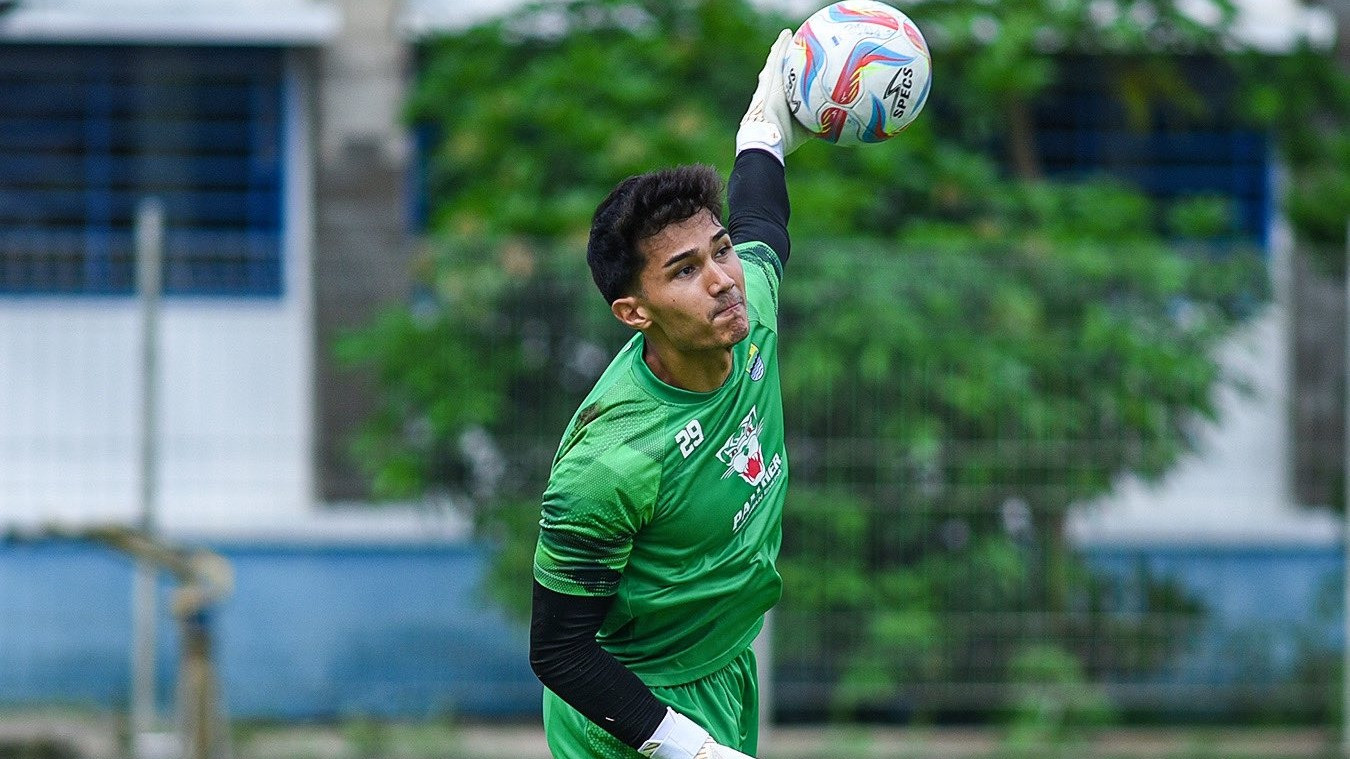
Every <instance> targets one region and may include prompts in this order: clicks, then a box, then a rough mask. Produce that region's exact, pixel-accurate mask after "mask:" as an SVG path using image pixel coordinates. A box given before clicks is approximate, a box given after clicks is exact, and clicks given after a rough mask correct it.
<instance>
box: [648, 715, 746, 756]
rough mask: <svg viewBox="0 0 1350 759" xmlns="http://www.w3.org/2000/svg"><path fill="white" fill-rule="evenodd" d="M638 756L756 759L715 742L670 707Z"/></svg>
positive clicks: (705, 732)
mask: <svg viewBox="0 0 1350 759" xmlns="http://www.w3.org/2000/svg"><path fill="white" fill-rule="evenodd" d="M638 753H640V754H642V755H643V756H646V757H648V759H753V757H750V756H747V755H745V754H742V753H741V752H739V751H737V750H736V749H734V748H728V747H727V746H723V745H722V744H720V743H718V742H717V741H715V740H713V739H712V736H711V735H708V731H707V730H704V729H703V728H701V727H699V726H698V725H697V724H696V723H695V722H694V721H693V720H691V719H689V718H688V717H686V716H684V715H683V714H680V713H679V712H677V711H675V710H674V709H671V708H670V707H666V718H665V719H663V720H661V725H660V726H659V727H657V728H656V732H654V733H652V737H650V738H648V739H647V740H646V741H644V742H643V744H642V748H640V749H638Z"/></svg>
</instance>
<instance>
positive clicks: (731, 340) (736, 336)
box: [726, 321, 750, 348]
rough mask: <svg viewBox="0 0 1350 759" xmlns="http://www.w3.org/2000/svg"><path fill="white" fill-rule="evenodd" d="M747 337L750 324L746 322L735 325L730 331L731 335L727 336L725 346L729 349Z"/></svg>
mask: <svg viewBox="0 0 1350 759" xmlns="http://www.w3.org/2000/svg"><path fill="white" fill-rule="evenodd" d="M749 336H750V323H749V322H748V321H747V322H743V323H741V324H737V325H736V326H735V327H734V328H733V329H732V331H731V333H730V334H729V335H728V336H727V340H728V342H727V344H726V347H728V348H730V347H732V346H733V345H736V344H737V343H739V342H740V341H742V340H744V339H745V338H747V337H749Z"/></svg>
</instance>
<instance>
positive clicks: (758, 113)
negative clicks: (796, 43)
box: [727, 29, 810, 264]
mask: <svg viewBox="0 0 1350 759" xmlns="http://www.w3.org/2000/svg"><path fill="white" fill-rule="evenodd" d="M791 44H792V32H791V31H790V30H788V29H784V30H783V31H782V32H780V33H779V34H778V39H777V40H776V41H775V42H774V44H773V47H772V48H770V49H769V56H768V58H767V59H766V60H765V61H764V68H763V69H762V70H761V71H760V72H759V83H758V86H757V87H756V88H755V94H754V95H752V96H751V97H750V107H749V108H748V109H746V112H745V116H744V117H742V118H741V126H740V129H739V130H738V131H737V133H736V163H735V165H734V166H733V167H732V169H731V179H730V181H729V182H728V183H727V204H728V206H730V211H731V214H730V215H731V218H730V220H729V221H728V224H727V226H728V229H730V230H731V241H732V242H733V243H741V242H749V241H752V240H756V241H759V242H763V243H766V244H767V245H768V246H769V247H770V248H773V251H774V253H776V254H777V255H778V260H779V261H780V262H781V263H784V264H786V263H787V260H788V255H789V254H790V253H791V251H790V241H789V238H788V231H787V224H788V216H789V213H790V208H789V205H788V195H787V179H786V174H785V170H784V162H785V160H786V158H787V156H788V155H789V154H790V153H792V151H794V150H796V149H797V147H798V146H799V145H801V144H802V142H804V141H805V140H806V139H807V138H808V137H810V133H809V132H807V131H806V128H805V127H803V126H802V125H801V124H800V123H798V122H797V119H795V118H793V116H792V113H791V112H790V111H789V110H788V103H787V94H786V93H785V91H784V89H783V59H784V57H785V56H786V55H787V51H788V46H790V45H791Z"/></svg>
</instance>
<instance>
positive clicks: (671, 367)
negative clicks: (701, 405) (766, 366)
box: [642, 340, 732, 393]
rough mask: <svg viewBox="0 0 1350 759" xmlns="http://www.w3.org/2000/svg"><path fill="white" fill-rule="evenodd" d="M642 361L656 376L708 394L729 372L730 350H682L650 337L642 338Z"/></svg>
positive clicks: (669, 383) (686, 388)
mask: <svg viewBox="0 0 1350 759" xmlns="http://www.w3.org/2000/svg"><path fill="white" fill-rule="evenodd" d="M643 346H644V347H643V349H642V360H643V361H645V362H646V363H647V368H649V369H651V370H652V374H655V375H656V377H657V379H659V380H661V381H662V382H664V383H666V384H667V385H671V386H672V387H678V388H680V389H682V390H692V391H694V392H696V393H710V392H712V391H713V390H716V389H718V388H719V387H721V386H722V384H723V383H725V382H726V381H727V376H728V375H730V374H731V366H732V353H731V351H732V349H731V348H714V349H711V350H707V351H700V352H697V353H683V352H681V351H677V350H674V349H672V348H670V347H669V346H666V345H662V344H660V343H657V342H654V341H652V340H645V341H643Z"/></svg>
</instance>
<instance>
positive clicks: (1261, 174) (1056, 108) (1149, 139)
mask: <svg viewBox="0 0 1350 759" xmlns="http://www.w3.org/2000/svg"><path fill="white" fill-rule="evenodd" d="M1111 63H1112V61H1109V60H1104V59H1102V58H1100V57H1093V56H1076V57H1075V58H1074V59H1072V60H1071V61H1069V62H1068V63H1067V64H1066V65H1065V66H1064V69H1063V70H1064V71H1067V72H1072V75H1071V76H1066V77H1065V78H1064V79H1063V80H1062V81H1060V82H1058V83H1056V85H1055V86H1053V87H1052V88H1051V89H1050V91H1049V92H1048V93H1046V95H1045V97H1043V98H1042V99H1041V100H1040V101H1039V102H1038V103H1037V107H1036V126H1037V140H1038V141H1037V149H1038V150H1039V151H1040V157H1041V162H1042V165H1043V166H1044V169H1045V172H1046V173H1047V174H1049V175H1051V176H1055V175H1059V176H1081V175H1087V174H1108V175H1110V176H1113V177H1115V178H1117V179H1121V180H1124V181H1126V182H1129V183H1131V184H1133V185H1134V186H1136V187H1138V188H1139V189H1140V190H1142V191H1143V192H1144V193H1146V194H1147V195H1149V196H1150V197H1152V198H1154V199H1155V200H1158V201H1160V202H1168V201H1171V200H1175V199H1178V198H1183V197H1187V196H1195V195H1209V196H1220V197H1224V198H1227V199H1228V200H1229V202H1230V203H1231V204H1232V209H1233V212H1234V213H1233V217H1234V222H1235V226H1236V229H1235V230H1234V231H1235V233H1236V234H1237V235H1238V236H1240V237H1243V238H1245V239H1248V240H1252V241H1256V242H1258V243H1261V244H1265V243H1266V242H1267V241H1268V233H1269V229H1270V217H1271V209H1272V197H1271V181H1270V169H1269V166H1270V147H1269V136H1268V135H1267V134H1266V133H1265V132H1263V131H1260V130H1258V129H1255V128H1252V127H1249V126H1245V125H1243V124H1242V123H1241V121H1240V120H1239V119H1238V118H1236V116H1235V114H1236V112H1237V110H1238V108H1237V107H1236V106H1235V98H1236V97H1237V95H1236V93H1235V91H1234V90H1235V88H1234V84H1235V83H1234V78H1233V76H1232V75H1231V74H1230V73H1229V72H1228V71H1227V70H1226V69H1225V68H1224V66H1223V63H1222V62H1221V61H1219V60H1216V59H1214V58H1209V57H1204V56H1191V57H1186V58H1182V59H1180V60H1179V61H1178V64H1179V68H1180V71H1181V76H1182V77H1183V79H1184V81H1185V82H1186V84H1187V85H1188V86H1189V87H1190V88H1191V89H1192V91H1193V92H1195V93H1196V94H1198V95H1200V96H1201V99H1202V100H1203V106H1202V107H1200V108H1197V109H1192V110H1190V111H1186V110H1184V109H1182V108H1180V107H1178V106H1175V105H1160V104H1152V106H1151V107H1150V108H1149V109H1148V114H1147V123H1143V124H1134V125H1131V119H1130V115H1129V114H1128V113H1126V110H1125V106H1124V104H1123V101H1122V99H1121V97H1120V90H1121V87H1120V86H1119V84H1118V83H1117V82H1116V81H1115V80H1114V78H1113V75H1112V73H1111V72H1112V71H1113V69H1114V68H1115V67H1113V66H1111V65H1110V64H1111Z"/></svg>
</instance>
